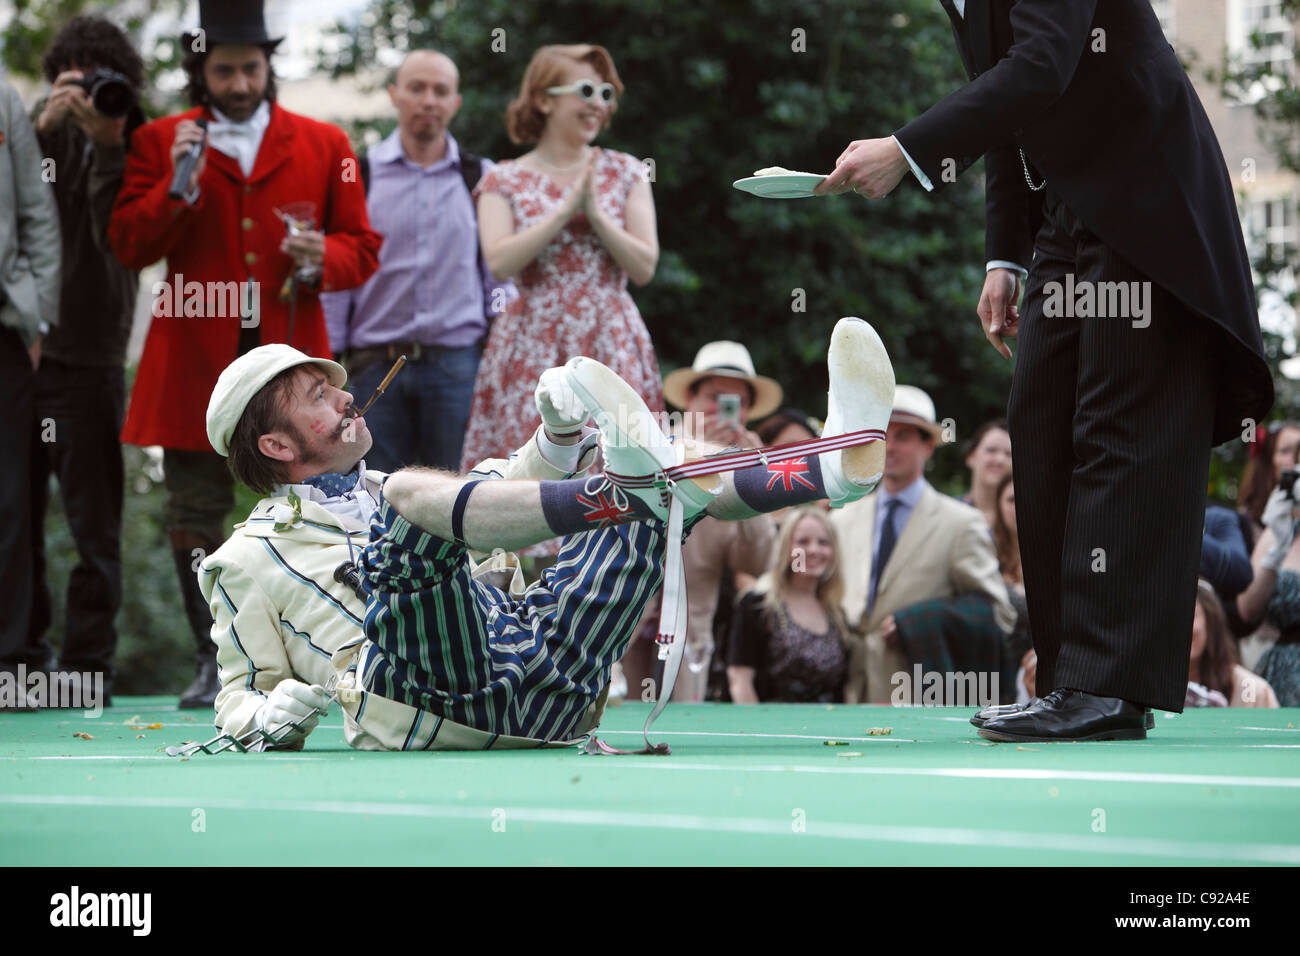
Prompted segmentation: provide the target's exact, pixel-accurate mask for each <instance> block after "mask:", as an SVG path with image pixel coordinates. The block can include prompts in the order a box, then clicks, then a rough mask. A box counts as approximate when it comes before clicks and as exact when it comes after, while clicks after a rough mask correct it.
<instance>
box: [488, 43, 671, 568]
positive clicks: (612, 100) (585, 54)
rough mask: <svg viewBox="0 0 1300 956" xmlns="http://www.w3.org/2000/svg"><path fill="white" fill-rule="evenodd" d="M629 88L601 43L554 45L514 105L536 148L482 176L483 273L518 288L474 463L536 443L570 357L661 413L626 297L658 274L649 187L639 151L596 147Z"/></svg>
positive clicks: (501, 325) (513, 131)
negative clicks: (590, 363)
mask: <svg viewBox="0 0 1300 956" xmlns="http://www.w3.org/2000/svg"><path fill="white" fill-rule="evenodd" d="M622 91H623V84H622V83H621V81H620V80H619V78H618V73H617V72H616V71H615V69H614V63H613V61H612V60H611V59H610V56H609V54H608V53H607V52H606V51H605V50H604V48H602V47H599V46H588V45H575V46H547V47H542V48H541V49H540V50H538V51H537V52H536V53H535V54H534V55H533V59H532V62H531V63H530V64H529V66H528V69H527V71H526V72H525V74H524V79H523V84H522V87H521V89H520V93H519V96H518V97H517V98H516V99H515V100H514V101H513V102H512V103H511V104H510V107H509V109H508V110H507V111H506V127H507V131H508V132H509V134H510V138H511V140H512V141H514V142H516V143H535V144H536V145H535V147H534V148H533V149H532V150H531V151H530V152H528V153H526V154H524V155H523V156H521V157H520V158H519V159H517V160H509V161H505V162H501V163H498V164H497V165H496V166H495V167H494V168H493V169H492V170H490V171H489V172H488V174H487V175H486V176H484V177H483V179H482V181H481V182H480V183H479V186H478V189H477V190H476V195H477V197H478V218H479V236H480V239H481V241H482V244H483V255H484V258H485V260H486V262H487V265H488V268H489V269H491V270H492V273H493V274H494V275H495V276H496V277H497V278H498V279H505V278H514V280H515V284H516V286H517V287H518V289H519V293H520V296H519V298H518V299H517V300H516V301H514V302H513V303H511V305H510V307H509V309H508V311H507V312H506V313H505V314H504V315H502V316H500V317H499V318H498V319H497V320H496V321H495V322H494V323H493V326H492V333H491V335H490V336H489V338H488V343H487V348H486V350H485V352H484V354H483V360H482V362H481V364H480V366H479V372H478V381H477V383H476V385H475V389H474V404H473V407H472V409H471V410H470V417H469V426H468V430H467V432H466V435H465V448H464V452H463V455H462V466H463V467H464V468H466V469H468V468H470V467H472V466H473V465H474V464H476V463H477V462H479V461H482V460H483V459H485V458H492V457H505V456H507V455H508V454H509V453H510V452H511V451H513V450H514V449H515V448H518V447H519V446H520V445H522V444H523V443H524V442H526V441H527V440H528V438H529V437H530V436H531V435H532V433H533V431H534V430H535V429H536V427H537V424H538V423H537V413H536V410H535V407H534V405H533V390H534V389H535V388H536V385H537V378H538V376H539V375H541V373H542V372H543V371H545V370H546V369H548V368H551V367H552V366H556V365H563V364H564V362H566V361H567V360H568V359H570V358H571V357H573V356H575V355H586V356H590V357H591V358H594V359H596V360H598V361H600V362H603V363H604V364H605V365H608V366H609V367H610V368H612V369H613V370H614V371H616V372H618V374H619V375H621V376H622V377H623V378H624V379H626V380H627V381H628V383H629V384H631V385H632V387H633V388H635V389H636V390H637V391H638V392H640V393H641V394H642V395H643V396H644V397H645V399H646V403H647V404H648V405H649V406H650V408H651V409H652V410H654V411H660V410H662V409H663V392H662V383H661V380H660V377H659V366H658V363H657V362H656V361H655V355H654V347H653V345H652V344H651V342H650V334H649V332H648V331H646V327H645V323H644V322H643V321H642V320H641V314H640V313H639V312H638V311H637V308H636V304H635V303H634V302H633V301H632V297H631V296H630V295H629V294H628V291H627V283H628V279H631V280H632V281H633V282H635V283H636V284H638V285H645V284H646V283H647V282H649V281H650V279H651V277H652V276H653V275H654V270H655V264H656V262H657V261H658V258H659V241H658V238H657V236H656V231H655V214H654V200H653V198H652V196H651V192H650V183H649V181H648V179H647V177H646V176H645V175H644V172H643V167H642V164H641V163H640V162H639V161H638V160H636V159H635V158H633V157H631V156H628V155H627V154H626V153H619V152H615V151H613V150H601V149H596V148H595V147H593V146H592V145H591V144H592V141H593V140H595V138H596V136H597V135H598V134H599V132H600V130H601V129H603V128H605V127H607V126H608V125H609V121H610V117H611V116H612V115H613V113H614V111H615V109H616V108H617V104H618V96H619V95H620V94H621V93H622ZM534 553H536V552H534Z"/></svg>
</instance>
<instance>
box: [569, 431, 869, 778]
mask: <svg viewBox="0 0 1300 956" xmlns="http://www.w3.org/2000/svg"><path fill="white" fill-rule="evenodd" d="M884 440H885V433H884V432H883V431H880V430H879V429H875V428H869V429H863V430H861V431H856V432H846V433H844V434H843V435H834V436H832V437H830V438H809V439H807V440H805V441H796V442H788V443H787V444H784V445H772V446H769V447H766V448H753V449H744V450H741V451H732V452H725V453H723V454H720V455H712V456H710V457H708V458H701V459H699V460H698V461H692V462H687V463H685V464H681V465H674V466H672V467H671V468H664V469H662V470H660V471H657V472H655V473H654V474H652V475H620V474H617V473H615V472H612V471H607V472H605V477H607V478H608V479H609V480H610V482H611V483H612V484H614V485H616V486H618V487H620V488H657V489H659V494H660V498H659V502H660V504H661V505H666V506H667V507H668V531H667V539H666V542H667V543H666V545H665V548H666V555H665V558H664V587H663V602H662V606H661V610H660V612H659V636H658V637H657V638H656V639H655V640H656V642H657V643H658V645H659V659H660V660H661V661H665V662H666V663H665V664H664V686H663V687H662V688H660V689H659V690H660V692H659V694H658V697H657V699H656V700H655V706H654V709H653V710H652V711H651V712H650V715H649V716H648V717H647V718H646V721H645V726H644V727H643V728H642V735H643V736H644V737H645V749H644V750H639V751H631V752H634V753H653V754H666V753H670V750H669V748H668V745H667V744H652V743H650V725H651V724H653V723H654V722H655V720H656V719H658V717H659V715H660V714H661V713H663V710H664V707H665V706H667V704H668V698H669V697H671V696H672V693H673V687H674V685H675V684H676V683H677V672H678V670H679V669H680V667H681V662H682V652H683V649H684V648H685V645H686V570H685V568H684V567H683V565H682V526H683V524H684V512H683V507H682V502H681V500H680V499H679V498H678V497H677V495H676V494H675V493H674V492H675V489H676V487H677V483H678V482H679V481H685V480H687V479H689V478H704V477H707V476H709V475H720V474H722V473H724V472H728V471H739V470H740V469H742V468H752V467H754V466H755V465H765V466H766V465H773V464H777V463H780V462H783V461H792V460H794V459H796V458H804V457H807V456H809V455H821V454H825V453H826V452H832V451H840V450H841V449H844V448H853V447H855V446H857V445H865V444H867V443H868V442H873V441H884ZM588 752H589V753H594V752H601V753H623V752H624V751H615V750H614V749H613V748H610V747H607V746H605V745H604V744H600V743H599V742H598V741H597V742H596V744H595V747H589V748H588Z"/></svg>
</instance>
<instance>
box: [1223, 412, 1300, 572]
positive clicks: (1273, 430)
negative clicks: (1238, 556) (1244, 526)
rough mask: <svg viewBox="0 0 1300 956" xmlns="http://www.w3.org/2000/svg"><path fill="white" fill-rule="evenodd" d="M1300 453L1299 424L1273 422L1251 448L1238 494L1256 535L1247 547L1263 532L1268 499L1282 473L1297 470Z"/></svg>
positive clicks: (1240, 505) (1239, 501) (1248, 541)
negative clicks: (1292, 469)
mask: <svg viewBox="0 0 1300 956" xmlns="http://www.w3.org/2000/svg"><path fill="white" fill-rule="evenodd" d="M1297 451H1300V422H1292V421H1282V422H1273V423H1272V424H1270V425H1269V426H1268V429H1267V430H1266V431H1265V432H1264V434H1263V436H1262V437H1260V438H1259V439H1258V440H1257V441H1255V442H1254V443H1252V444H1251V446H1250V460H1249V461H1248V462H1246V470H1245V471H1244V472H1243V473H1242V476H1241V489H1240V490H1239V491H1238V493H1237V510H1238V511H1240V512H1241V513H1242V514H1243V515H1246V516H1247V517H1248V518H1249V519H1250V523H1251V527H1252V529H1253V531H1254V534H1251V535H1250V536H1248V537H1247V539H1246V545H1247V547H1250V546H1253V545H1254V543H1255V539H1256V538H1258V537H1259V535H1260V532H1262V531H1263V530H1264V525H1263V515H1264V507H1265V505H1267V504H1268V496H1269V495H1270V494H1272V492H1273V489H1274V488H1276V487H1277V483H1278V480H1279V479H1280V478H1281V476H1282V472H1283V471H1285V470H1286V469H1287V468H1294V467H1295V464H1294V463H1295V460H1296V453H1297Z"/></svg>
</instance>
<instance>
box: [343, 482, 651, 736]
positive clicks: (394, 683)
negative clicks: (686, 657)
mask: <svg viewBox="0 0 1300 956" xmlns="http://www.w3.org/2000/svg"><path fill="white" fill-rule="evenodd" d="M664 531H665V527H664V524H663V523H662V522H660V521H655V520H646V521H637V522H632V523H629V524H624V525H617V526H614V527H609V528H605V529H601V530H597V531H591V532H587V533H586V534H580V535H572V536H570V537H568V538H566V539H565V540H564V543H563V545H562V547H561V549H560V554H559V560H558V561H557V562H556V564H555V565H554V567H551V568H548V569H547V570H546V571H544V572H543V574H542V576H541V579H540V580H539V581H538V582H537V583H535V584H533V585H532V586H531V587H529V588H528V590H527V591H526V592H525V593H524V595H523V596H522V597H521V598H519V599H517V600H516V599H513V598H511V597H510V595H509V594H508V593H506V592H505V591H502V590H501V589H499V588H495V587H492V586H490V585H488V584H485V583H483V582H482V581H479V580H475V579H474V578H473V577H472V576H471V574H470V564H469V557H468V555H467V554H466V551H465V548H464V546H462V545H459V544H456V543H455V542H452V541H447V540H444V539H442V538H439V537H436V536H435V535H432V534H429V533H428V532H425V531H422V530H421V529H419V528H417V527H414V526H412V525H411V524H410V523H409V522H408V521H407V520H406V519H405V518H403V517H402V516H401V515H400V514H398V513H397V511H396V510H395V509H393V508H391V507H390V506H389V504H388V503H387V502H384V503H383V504H382V505H381V507H380V509H379V512H378V513H377V514H376V516H375V519H374V521H373V523H372V525H371V539H370V544H369V545H368V546H367V547H366V549H365V550H364V551H363V552H362V553H361V556H360V560H359V561H358V565H359V567H360V569H361V573H362V575H363V577H364V578H365V580H366V582H367V584H368V585H369V587H370V589H371V594H370V601H369V603H368V605H367V609H366V617H365V625H364V627H365V635H366V637H367V638H369V639H370V641H372V642H373V644H374V645H375V650H374V651H372V652H371V653H370V654H369V655H368V658H367V660H365V661H363V662H362V673H361V675H360V678H361V683H362V686H363V687H364V688H365V689H366V690H369V691H372V692H374V693H377V694H380V695H382V696H384V697H388V698H390V699H392V700H397V701H401V702H403V703H407V704H410V705H411V706H413V707H418V708H420V709H421V710H427V711H430V712H432V713H435V714H441V715H442V716H444V717H446V718H447V719H449V720H454V721H456V722H458V723H462V724H466V725H468V726H470V727H474V728H476V729H479V730H484V731H487V732H489V733H497V734H511V735H515V736H524V737H537V738H541V739H546V740H557V739H565V738H567V737H570V736H572V735H573V730H574V728H575V727H576V726H577V725H578V723H579V721H580V720H581V718H582V717H583V715H584V714H585V713H586V712H587V710H588V708H589V707H590V706H591V704H592V703H593V702H594V701H595V700H596V698H597V697H598V696H599V694H600V692H601V690H602V689H603V688H604V686H605V685H606V684H607V683H608V682H609V673H610V668H611V667H612V666H613V664H614V662H615V661H617V660H618V659H619V658H620V657H622V656H623V652H624V651H625V650H626V648H627V645H628V642H629V641H630V640H631V639H632V635H633V633H634V631H635V629H636V626H637V623H638V621H639V619H640V617H641V613H642V611H643V610H644V608H645V604H646V602H647V601H648V600H649V599H650V598H651V597H652V596H653V595H654V594H655V593H656V592H657V591H658V590H659V587H660V585H661V583H662V579H663V556H664V555H663V552H664Z"/></svg>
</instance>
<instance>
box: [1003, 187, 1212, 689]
mask: <svg viewBox="0 0 1300 956" xmlns="http://www.w3.org/2000/svg"><path fill="white" fill-rule="evenodd" d="M1048 190H1049V192H1048V194H1047V200H1046V204H1045V211H1046V221H1045V222H1044V224H1043V227H1042V228H1041V230H1040V231H1039V233H1038V236H1037V239H1036V241H1035V255H1034V263H1033V266H1032V268H1031V269H1030V273H1029V280H1028V284H1027V286H1026V292H1025V304H1024V312H1023V315H1022V317H1021V322H1020V332H1019V347H1018V349H1017V355H1016V368H1015V373H1014V376H1013V380H1012V386H1011V397H1010V401H1009V404H1008V409H1007V417H1008V421H1009V424H1010V427H1011V449H1012V461H1013V472H1014V474H1015V478H1016V524H1017V527H1018V531H1019V538H1020V552H1021V561H1022V565H1023V568H1024V577H1025V597H1026V600H1027V602H1028V605H1029V622H1030V628H1031V630H1032V633H1033V638H1034V647H1035V648H1036V650H1037V653H1038V675H1037V686H1036V690H1037V692H1038V693H1039V695H1042V694H1045V693H1047V692H1048V691H1050V690H1052V689H1054V688H1057V687H1069V688H1073V689H1075V690H1081V691H1086V692H1088V693H1092V694H1098V695H1102V696H1107V697H1120V698H1123V699H1125V700H1128V701H1131V702H1133V703H1137V704H1142V705H1145V706H1149V707H1155V708H1159V709H1161V710H1172V711H1180V712H1181V711H1182V709H1183V701H1184V697H1185V696H1186V689H1187V672H1188V656H1189V653H1190V645H1191V631H1192V617H1193V612H1194V608H1193V605H1194V601H1195V595H1196V575H1197V568H1198V566H1199V560H1200V553H1201V535H1202V526H1203V524H1204V517H1205V497H1206V485H1207V482H1208V477H1209V460H1210V447H1211V446H1210V440H1211V426H1212V423H1213V414H1214V404H1215V395H1216V388H1217V376H1218V372H1217V364H1218V357H1217V354H1216V351H1215V349H1216V344H1217V341H1218V338H1217V337H1218V332H1217V330H1216V329H1214V328H1213V327H1212V326H1211V324H1210V323H1209V321H1208V320H1206V319H1203V318H1201V317H1199V316H1197V315H1195V314H1194V313H1192V312H1190V311H1189V310H1188V309H1186V308H1185V307H1184V306H1183V305H1182V304H1181V303H1179V302H1178V301H1177V300H1176V299H1174V297H1173V296H1172V295H1170V294H1169V293H1167V292H1165V291H1164V290H1162V289H1160V288H1159V287H1157V286H1155V285H1154V283H1149V284H1148V285H1147V286H1146V289H1147V290H1149V295H1147V297H1146V310H1145V312H1146V314H1145V315H1144V316H1142V317H1141V318H1139V317H1138V316H1137V315H1136V314H1135V310H1134V309H1133V308H1132V301H1131V303H1130V308H1129V310H1127V313H1126V314H1122V315H1115V314H1110V315H1104V316H1103V315H1098V314H1097V313H1098V312H1099V311H1104V308H1103V306H1102V304H1101V303H1102V298H1103V297H1102V296H1100V295H1098V296H1094V300H1093V302H1092V304H1091V307H1089V305H1088V303H1086V302H1085V301H1083V300H1081V299H1080V298H1079V296H1080V295H1081V294H1085V292H1086V290H1087V285H1086V284H1092V286H1093V290H1094V291H1096V290H1097V289H1098V286H1097V285H1096V284H1097V283H1103V282H1105V283H1115V282H1123V283H1139V285H1138V286H1130V287H1129V288H1130V289H1131V290H1140V289H1141V288H1142V287H1141V285H1140V283H1143V282H1146V277H1145V276H1143V275H1142V274H1140V273H1138V272H1137V271H1136V270H1135V269H1134V268H1133V266H1131V265H1130V264H1129V263H1128V262H1127V261H1125V260H1124V259H1123V258H1121V257H1120V256H1119V255H1117V254H1116V253H1115V252H1114V251H1113V250H1112V249H1110V248H1109V247H1108V246H1106V245H1105V244H1104V243H1102V242H1101V241H1100V240H1099V239H1098V238H1097V237H1096V236H1095V235H1093V234H1091V233H1090V232H1089V231H1088V230H1087V228H1086V227H1085V226H1084V225H1083V224H1082V223H1081V222H1080V221H1079V220H1078V219H1077V218H1076V217H1075V216H1074V215H1073V213H1071V212H1070V210H1069V209H1068V208H1066V206H1065V205H1064V204H1063V203H1062V202H1060V201H1059V199H1058V198H1057V197H1055V196H1053V195H1052V193H1051V192H1050V190H1051V186H1050V184H1049V186H1048ZM1052 283H1059V285H1056V286H1053V285H1052ZM1071 287H1073V290H1074V292H1075V298H1073V299H1071V298H1069V297H1068V296H1066V295H1064V293H1063V292H1062V294H1060V295H1056V294H1055V293H1057V292H1061V290H1070V289H1071ZM1139 294H1140V293H1139ZM1112 304H1113V303H1112ZM1062 307H1064V310H1065V311H1066V313H1067V314H1061V313H1062V311H1063V309H1062ZM1088 312H1091V314H1090V315H1088V314H1083V313H1088ZM1069 313H1073V314H1069Z"/></svg>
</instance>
